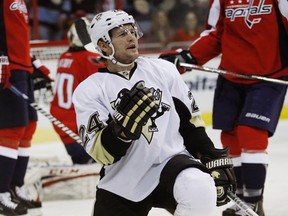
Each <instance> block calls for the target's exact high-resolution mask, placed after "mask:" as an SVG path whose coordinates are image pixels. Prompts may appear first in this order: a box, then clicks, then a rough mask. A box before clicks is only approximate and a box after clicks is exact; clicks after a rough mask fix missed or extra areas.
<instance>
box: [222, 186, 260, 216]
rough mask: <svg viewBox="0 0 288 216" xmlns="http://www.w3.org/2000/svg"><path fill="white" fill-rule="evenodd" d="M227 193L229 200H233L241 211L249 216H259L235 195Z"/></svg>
mask: <svg viewBox="0 0 288 216" xmlns="http://www.w3.org/2000/svg"><path fill="white" fill-rule="evenodd" d="M227 193H228V198H229V199H230V200H232V201H233V202H234V203H235V204H236V205H237V206H238V207H239V208H240V209H242V210H243V211H244V212H245V213H246V215H247V216H259V215H258V214H257V213H256V212H254V211H253V210H252V209H251V208H250V207H249V206H248V205H247V204H246V203H245V202H243V201H242V200H241V199H240V198H239V197H237V196H236V195H235V194H234V193H232V192H231V191H228V192H227Z"/></svg>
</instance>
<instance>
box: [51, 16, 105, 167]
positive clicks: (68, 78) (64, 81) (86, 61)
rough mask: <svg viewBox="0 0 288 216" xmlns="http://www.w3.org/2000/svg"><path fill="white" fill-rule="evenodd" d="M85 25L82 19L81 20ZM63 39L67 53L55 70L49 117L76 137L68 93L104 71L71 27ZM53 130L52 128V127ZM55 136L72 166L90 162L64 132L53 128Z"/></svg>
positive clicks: (73, 113) (97, 55)
mask: <svg viewBox="0 0 288 216" xmlns="http://www.w3.org/2000/svg"><path fill="white" fill-rule="evenodd" d="M82 19H83V20H85V22H86V23H87V27H88V25H89V21H88V20H87V19H86V18H84V17H83V18H82ZM67 38H68V41H69V49H68V50H67V51H66V52H64V53H63V54H62V55H61V56H60V58H59V61H58V68H57V73H56V78H55V84H54V86H53V89H54V98H53V101H52V103H51V108H50V111H51V114H52V115H53V116H55V117H56V118H57V119H58V120H60V121H61V122H62V123H63V124H65V125H66V126H67V127H68V128H70V129H71V130H72V131H73V132H74V133H77V125H76V116H75V110H74V106H73V104H72V93H73V91H74V89H75V88H76V86H77V85H78V84H79V83H80V82H81V81H83V80H84V79H86V78H87V77H88V76H90V75H91V74H93V73H95V72H96V71H98V69H99V67H104V64H103V63H101V62H100V61H99V60H100V57H101V56H100V54H96V53H92V52H89V51H86V50H85V48H84V46H83V44H82V43H81V41H80V40H79V37H78V35H77V32H76V29H75V24H72V26H71V27H70V29H69V31H68V33H67ZM53 126H54V125H53ZM54 129H55V131H56V132H57V133H58V134H59V136H60V138H61V140H62V142H63V144H64V146H65V148H66V150H67V153H68V154H69V155H70V157H71V159H72V162H73V164H85V163H89V162H92V161H94V160H93V159H92V158H91V157H90V156H89V155H88V154H87V153H86V151H85V150H84V149H83V148H82V146H81V145H79V144H78V143H77V142H76V141H75V140H73V139H72V138H70V136H68V135H67V134H66V133H65V132H63V131H62V130H60V129H59V128H58V127H56V126H54Z"/></svg>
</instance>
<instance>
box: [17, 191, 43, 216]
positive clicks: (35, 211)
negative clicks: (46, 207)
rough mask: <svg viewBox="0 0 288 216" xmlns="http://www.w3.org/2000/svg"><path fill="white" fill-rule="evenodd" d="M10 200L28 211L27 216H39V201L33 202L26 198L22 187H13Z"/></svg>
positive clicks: (40, 204)
mask: <svg viewBox="0 0 288 216" xmlns="http://www.w3.org/2000/svg"><path fill="white" fill-rule="evenodd" d="M11 195H12V200H13V202H15V203H20V204H22V205H23V206H25V207H26V208H27V209H28V212H29V215H31V216H41V215H42V212H41V207H42V203H41V201H35V200H32V199H31V198H29V197H28V195H27V194H26V191H25V189H24V186H22V187H17V186H15V187H13V188H12V189H11Z"/></svg>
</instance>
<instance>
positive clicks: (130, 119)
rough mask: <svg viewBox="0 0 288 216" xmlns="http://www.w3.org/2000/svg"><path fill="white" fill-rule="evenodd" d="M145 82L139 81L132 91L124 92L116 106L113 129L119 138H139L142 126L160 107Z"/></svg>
mask: <svg viewBox="0 0 288 216" xmlns="http://www.w3.org/2000/svg"><path fill="white" fill-rule="evenodd" d="M144 84H145V83H144V81H139V82H138V83H136V84H135V85H134V86H133V88H132V89H131V90H130V91H129V90H127V91H126V92H124V93H123V95H122V97H121V101H120V103H119V105H118V106H117V107H116V111H115V113H114V115H113V116H114V119H115V124H114V126H113V129H114V132H115V134H116V136H118V137H119V138H122V139H125V140H137V139H139V137H140V136H141V132H142V127H143V126H144V125H145V124H146V123H147V121H148V120H149V119H150V117H151V116H152V115H153V114H154V113H156V112H157V110H158V108H159V105H158V104H156V102H155V101H154V97H153V95H152V93H151V92H150V90H149V89H148V88H146V87H145V86H144Z"/></svg>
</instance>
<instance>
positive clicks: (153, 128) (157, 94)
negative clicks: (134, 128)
mask: <svg viewBox="0 0 288 216" xmlns="http://www.w3.org/2000/svg"><path fill="white" fill-rule="evenodd" d="M149 90H150V91H151V93H152V95H153V97H154V100H155V102H156V103H157V104H158V105H159V109H158V111H157V112H156V113H155V114H154V115H153V116H152V117H151V118H150V119H149V120H148V121H147V123H146V124H145V125H144V126H143V128H142V136H144V137H145V139H146V140H147V142H148V143H151V141H152V138H153V134H154V133H155V132H158V131H159V130H158V127H157V122H156V120H157V119H158V118H159V117H161V116H162V115H164V113H165V112H167V111H169V110H170V105H168V104H165V103H163V102H161V99H162V91H161V90H160V89H155V88H153V87H152V88H150V89H149ZM126 91H127V89H126V88H124V89H122V90H121V91H120V92H119V93H118V95H117V98H116V99H115V100H114V101H112V102H111V103H110V104H111V106H112V108H113V109H114V110H115V109H116V108H115V107H117V105H118V104H119V103H120V101H121V97H122V96H123V94H124V93H125V92H126Z"/></svg>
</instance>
